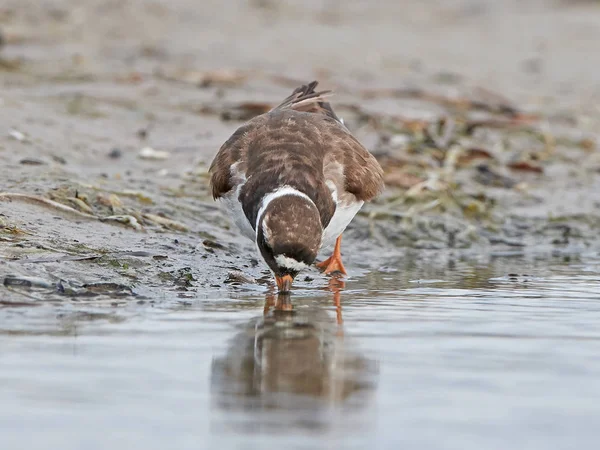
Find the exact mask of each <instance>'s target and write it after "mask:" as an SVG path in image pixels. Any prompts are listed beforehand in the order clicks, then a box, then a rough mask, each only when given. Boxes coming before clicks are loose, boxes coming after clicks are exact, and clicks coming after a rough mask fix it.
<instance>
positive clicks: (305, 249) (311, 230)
mask: <svg viewBox="0 0 600 450" xmlns="http://www.w3.org/2000/svg"><path fill="white" fill-rule="evenodd" d="M316 86H317V82H316V81H314V82H312V83H310V84H308V85H304V86H301V87H299V88H297V89H295V90H294V92H293V93H292V94H291V95H290V96H289V97H288V98H286V99H285V100H284V101H283V102H282V103H281V104H280V105H279V106H277V107H275V108H273V109H272V110H271V111H269V112H268V113H266V114H262V115H260V116H258V117H255V118H254V119H252V120H250V121H249V122H247V123H246V124H244V125H242V126H241V127H240V128H239V129H238V130H237V131H236V132H235V133H233V135H232V136H231V137H230V138H229V139H228V140H227V142H225V144H223V146H222V147H221V148H220V150H219V152H218V153H217V155H216V156H215V159H214V161H213V163H212V164H211V166H210V169H209V171H210V174H211V180H210V183H211V189H212V194H213V198H215V199H224V200H225V201H226V202H227V203H228V205H227V206H228V208H229V209H230V211H232V214H233V215H234V218H235V219H236V224H238V226H240V229H241V230H242V232H243V233H244V234H245V235H246V236H248V237H249V238H252V239H254V240H256V242H257V244H258V246H259V249H260V251H261V255H262V256H263V259H265V261H266V262H267V264H268V265H269V267H271V269H272V270H273V271H274V272H275V274H276V275H277V276H278V283H279V280H280V278H279V277H283V276H284V275H282V274H285V273H287V272H286V271H287V270H288V269H289V268H290V267H291V266H295V262H298V265H301V264H312V263H313V262H314V259H315V257H316V251H318V249H319V247H320V246H321V245H322V244H323V243H324V242H329V241H331V238H332V237H333V239H335V238H336V237H337V236H338V235H341V232H343V229H344V228H345V227H346V225H347V223H348V222H349V221H350V220H351V219H352V217H353V216H354V214H356V211H358V209H359V208H360V207H361V206H362V203H363V202H364V201H368V200H371V199H372V198H373V197H375V196H376V195H377V194H378V193H380V192H381V190H382V189H383V171H382V169H381V167H380V165H379V163H378V162H377V160H376V159H375V158H374V157H373V156H372V155H371V154H370V153H369V152H368V151H367V150H366V149H365V148H364V147H363V146H362V145H361V144H360V143H359V142H358V140H356V139H355V138H354V137H353V136H352V135H351V134H350V132H349V131H348V129H347V128H346V127H345V126H344V124H343V123H342V121H341V120H340V119H339V118H338V117H337V116H336V114H335V113H334V111H333V109H332V108H331V105H330V104H329V103H328V102H326V101H325V97H326V96H327V95H328V94H329V91H321V92H316V91H315V87H316ZM283 188H286V189H287V191H285V192H284V191H282V189H283ZM277 192H279V194H278V195H283V196H285V197H281V198H279V197H278V198H277V201H275V198H273V194H274V193H277ZM292 197H294V198H292ZM284 199H285V200H284ZM271 203H272V204H271ZM235 205H237V206H235ZM240 205H241V211H239V210H238V207H239V206H240ZM267 206H268V207H269V208H270V209H268V210H267V211H265V208H267ZM304 208H306V209H304ZM338 210H339V214H336V212H337V211H338ZM297 211H306V214H298V213H297ZM259 215H260V217H259ZM338 216H339V217H338ZM330 223H331V225H332V226H331V227H329V229H328V226H329V225H330ZM259 224H262V227H265V230H268V231H269V233H270V234H269V235H268V236H267V235H265V233H266V232H265V231H264V230H263V229H262V228H261V229H258V227H259ZM291 230H293V233H292V232H291ZM328 231H329V233H327V232H328ZM332 233H335V234H332ZM315 239H317V240H316V241H315ZM274 240H275V241H274ZM278 240H285V241H286V244H285V245H283V242H279V241H278ZM309 243H310V245H308V244H309ZM284 247H285V248H286V249H288V250H285V251H284V250H282V249H283V248H284ZM292 248H293V249H295V250H291V249H292ZM278 249H279V250H278ZM278 251H280V253H278ZM336 252H337V253H336V254H337V256H336V257H335V258H336V259H337V260H339V239H338V242H337V244H336ZM277 256H280V257H282V258H280V259H279V260H280V261H284V262H285V263H286V264H288V266H290V267H285V266H281V264H283V263H281V264H280V265H277V264H279V263H277V262H276V261H277V258H276V257H277ZM283 257H285V258H283ZM338 262H339V264H338V265H335V267H336V268H338V269H337V270H340V271H341V272H342V273H344V268H343V265H341V260H339V261H338ZM332 267H334V266H332ZM293 272H294V270H292V271H291V272H290V273H291V274H292V279H293V277H294V276H295V274H294V273H293Z"/></svg>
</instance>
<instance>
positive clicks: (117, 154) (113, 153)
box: [108, 148, 123, 159]
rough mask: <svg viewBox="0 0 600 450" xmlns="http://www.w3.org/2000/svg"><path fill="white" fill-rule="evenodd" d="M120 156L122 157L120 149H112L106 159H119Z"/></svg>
mask: <svg viewBox="0 0 600 450" xmlns="http://www.w3.org/2000/svg"><path fill="white" fill-rule="evenodd" d="M121 156H123V152H122V151H121V149H120V148H113V149H112V150H111V151H110V153H109V154H108V157H109V158H112V159H118V158H120V157H121Z"/></svg>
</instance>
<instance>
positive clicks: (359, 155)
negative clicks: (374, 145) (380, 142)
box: [324, 123, 384, 201]
mask: <svg viewBox="0 0 600 450" xmlns="http://www.w3.org/2000/svg"><path fill="white" fill-rule="evenodd" d="M327 128H328V131H327V134H328V135H326V136H324V137H325V139H326V141H327V142H328V143H327V148H326V152H327V153H326V155H325V163H326V165H327V164H328V163H331V162H333V163H338V164H339V165H341V166H342V168H343V175H344V177H343V178H344V180H343V182H344V186H343V187H344V190H345V191H346V192H349V193H350V194H353V195H354V196H355V197H356V198H357V199H358V200H362V201H369V200H371V199H373V198H374V197H376V196H377V195H378V194H380V193H381V191H382V190H383V186H384V185H383V169H382V168H381V166H380V165H379V162H378V161H377V160H376V159H375V157H374V156H373V155H371V154H370V153H369V151H368V150H367V149H366V148H365V147H363V145H362V144H361V143H360V142H359V141H358V140H357V139H356V138H355V137H354V136H352V134H350V132H349V131H348V130H347V129H346V128H345V127H344V126H343V125H338V124H333V123H332V124H330V126H329V127H327Z"/></svg>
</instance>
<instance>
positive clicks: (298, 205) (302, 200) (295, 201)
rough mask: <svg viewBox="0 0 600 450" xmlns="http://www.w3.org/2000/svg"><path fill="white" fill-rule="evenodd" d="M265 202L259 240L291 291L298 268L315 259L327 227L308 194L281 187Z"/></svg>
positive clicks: (285, 287)
mask: <svg viewBox="0 0 600 450" xmlns="http://www.w3.org/2000/svg"><path fill="white" fill-rule="evenodd" d="M276 194H278V195H272V194H270V195H271V197H270V198H268V199H266V201H265V202H263V206H262V207H261V211H260V212H259V216H258V220H257V224H256V244H257V245H258V249H259V251H260V254H261V255H262V257H263V259H264V260H265V262H266V263H267V265H268V266H269V267H270V268H271V270H272V271H273V273H274V274H275V278H276V279H277V286H278V288H279V291H280V292H287V291H289V290H290V288H291V286H292V281H294V278H295V277H296V275H298V272H300V271H301V270H302V269H305V268H307V267H308V266H310V265H311V264H313V263H314V262H315V259H316V258H317V253H318V251H319V248H320V247H321V236H322V234H323V228H322V226H321V218H320V215H319V210H318V209H317V207H316V206H315V204H314V203H313V202H312V201H311V200H310V198H308V197H307V196H306V195H304V194H302V193H301V192H298V191H295V190H291V191H290V192H286V191H283V190H280V191H279V192H278V193H276Z"/></svg>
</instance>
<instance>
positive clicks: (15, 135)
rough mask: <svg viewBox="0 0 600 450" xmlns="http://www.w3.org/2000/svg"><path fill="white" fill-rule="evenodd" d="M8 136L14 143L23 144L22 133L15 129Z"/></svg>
mask: <svg viewBox="0 0 600 450" xmlns="http://www.w3.org/2000/svg"><path fill="white" fill-rule="evenodd" d="M8 135H9V136H10V137H11V138H13V139H15V140H16V141H19V142H23V141H24V140H25V135H24V134H23V133H21V132H20V131H17V130H15V129H12V130H10V132H9V133H8Z"/></svg>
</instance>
